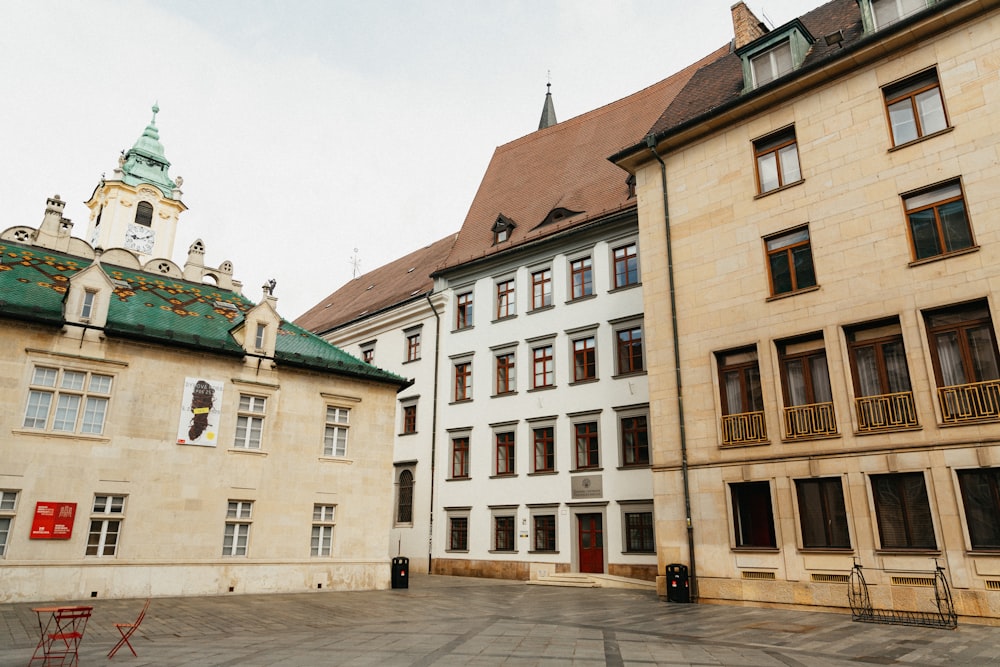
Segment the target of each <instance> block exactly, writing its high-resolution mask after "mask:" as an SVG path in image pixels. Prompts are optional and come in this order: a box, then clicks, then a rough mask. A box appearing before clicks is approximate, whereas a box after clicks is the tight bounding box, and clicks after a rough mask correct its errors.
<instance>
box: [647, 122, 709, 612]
mask: <svg viewBox="0 0 1000 667" xmlns="http://www.w3.org/2000/svg"><path fill="white" fill-rule="evenodd" d="M646 147H647V148H649V152H650V153H652V154H653V157H654V158H656V161H657V162H659V163H660V187H661V189H662V190H663V227H664V230H665V231H666V234H667V281H668V282H669V286H670V290H669V291H670V328H671V330H672V331H673V336H674V376H675V381H676V383H677V422H678V428H679V429H680V439H681V479H682V480H683V482H684V514H685V518H686V519H687V539H688V558H689V560H690V565H689V566H688V570H689V571H688V575H689V582H690V587H691V601H692V602H694V601H697V599H698V584H697V581H698V578H697V576H696V570H695V557H694V525H693V524H692V523H691V485H690V482H689V480H688V456H687V429H686V428H685V425H684V384H683V383H682V382H681V351H680V346H679V336H678V335H677V296H676V293H675V291H674V253H673V246H672V244H671V240H670V208H669V206H668V205H667V165H666V164H664V163H663V160H662V159H661V158H660V155H659V153H657V152H656V137H655V136H654V135H653V134H652V133H650V134H647V135H646Z"/></svg>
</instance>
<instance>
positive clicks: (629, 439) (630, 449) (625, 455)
mask: <svg viewBox="0 0 1000 667" xmlns="http://www.w3.org/2000/svg"><path fill="white" fill-rule="evenodd" d="M620 426H621V443H622V465H623V466H626V467H628V466H647V465H649V433H648V430H649V429H648V422H647V418H646V415H634V416H626V417H622V418H621V420H620Z"/></svg>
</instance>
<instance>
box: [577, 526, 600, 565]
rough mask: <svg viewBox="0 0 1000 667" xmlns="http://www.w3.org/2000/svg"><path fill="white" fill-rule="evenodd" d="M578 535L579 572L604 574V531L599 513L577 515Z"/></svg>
mask: <svg viewBox="0 0 1000 667" xmlns="http://www.w3.org/2000/svg"><path fill="white" fill-rule="evenodd" d="M577 521H578V524H579V525H578V527H579V535H580V538H579V539H580V572H593V573H594V574H604V531H603V530H602V529H601V515H600V514H578V515H577Z"/></svg>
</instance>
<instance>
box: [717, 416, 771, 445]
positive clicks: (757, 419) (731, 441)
mask: <svg viewBox="0 0 1000 667" xmlns="http://www.w3.org/2000/svg"><path fill="white" fill-rule="evenodd" d="M762 442H767V426H766V425H765V423H764V413H763V412H741V413H738V414H735V415H723V416H722V444H723V445H756V444H760V443H762Z"/></svg>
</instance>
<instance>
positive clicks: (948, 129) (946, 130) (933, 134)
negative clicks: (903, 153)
mask: <svg viewBox="0 0 1000 667" xmlns="http://www.w3.org/2000/svg"><path fill="white" fill-rule="evenodd" d="M954 129H955V127H954V126H949V127H946V128H944V129H943V130H938V131H937V132H931V133H930V134H925V135H924V136H922V137H917V138H916V139H910V140H909V141H907V142H906V143H903V144H896V145H895V146H893V147H892V148H890V149H889V152H890V153H893V152H895V151H898V150H900V149H902V148H906V147H907V146H912V145H914V144H919V143H921V142H924V141H927V140H928V139H933V138H934V137H939V136H941V135H942V134H948V133H949V132H951V131H952V130H954Z"/></svg>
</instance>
